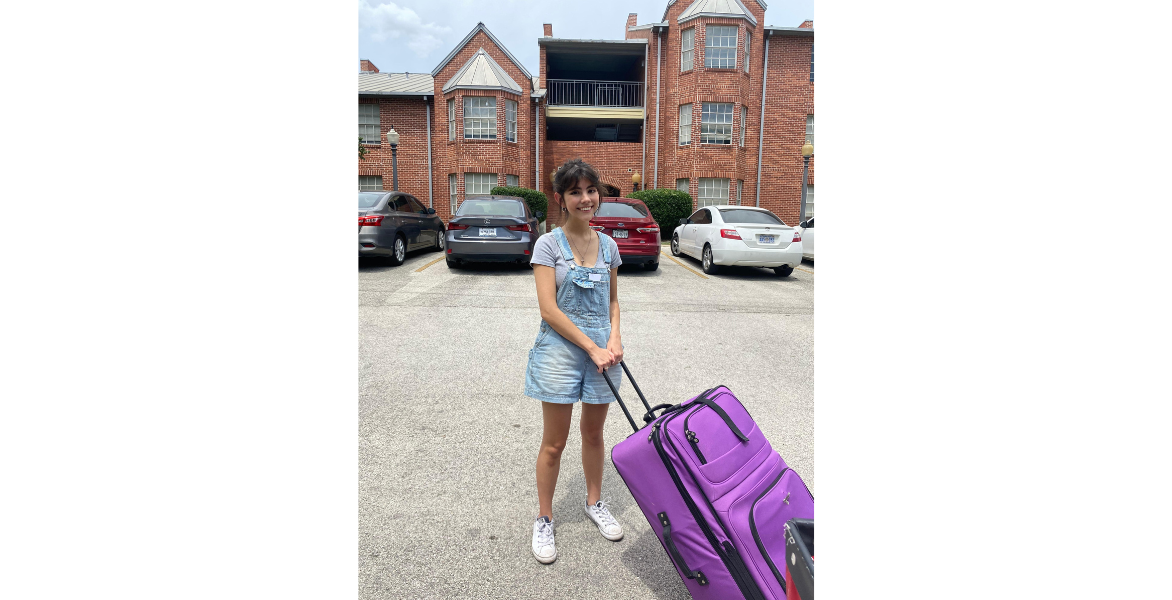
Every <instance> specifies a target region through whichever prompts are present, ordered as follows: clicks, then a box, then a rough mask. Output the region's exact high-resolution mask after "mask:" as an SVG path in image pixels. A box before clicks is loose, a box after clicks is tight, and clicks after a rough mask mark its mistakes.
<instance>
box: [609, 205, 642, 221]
mask: <svg viewBox="0 0 1172 600" xmlns="http://www.w3.org/2000/svg"><path fill="white" fill-rule="evenodd" d="M597 216H599V217H620V218H623V219H642V218H644V217H646V216H647V209H646V208H644V207H643V205H642V204H627V203H626V202H603V203H601V204H600V205H599V206H598V215H597Z"/></svg>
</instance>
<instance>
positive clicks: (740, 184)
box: [736, 179, 745, 206]
mask: <svg viewBox="0 0 1172 600" xmlns="http://www.w3.org/2000/svg"><path fill="white" fill-rule="evenodd" d="M744 191H745V180H744V179H738V180H737V204H736V205H737V206H743V204H742V203H741V194H742V193H744Z"/></svg>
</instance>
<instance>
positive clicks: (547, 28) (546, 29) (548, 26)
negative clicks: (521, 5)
mask: <svg viewBox="0 0 1172 600" xmlns="http://www.w3.org/2000/svg"><path fill="white" fill-rule="evenodd" d="M541 32H542V33H543V34H544V35H545V37H553V24H552V23H542V24H541Z"/></svg>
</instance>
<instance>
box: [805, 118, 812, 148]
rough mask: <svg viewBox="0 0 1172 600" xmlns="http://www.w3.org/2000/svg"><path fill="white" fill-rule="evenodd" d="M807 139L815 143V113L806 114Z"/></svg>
mask: <svg viewBox="0 0 1172 600" xmlns="http://www.w3.org/2000/svg"><path fill="white" fill-rule="evenodd" d="M806 141H807V142H810V145H811V146H812V145H814V115H806Z"/></svg>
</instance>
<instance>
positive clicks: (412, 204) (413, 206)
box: [407, 197, 427, 215]
mask: <svg viewBox="0 0 1172 600" xmlns="http://www.w3.org/2000/svg"><path fill="white" fill-rule="evenodd" d="M407 211H408V212H413V213H416V214H420V215H426V214H427V209H426V208H423V204H421V203H420V202H419V200H417V199H415V198H414V197H411V198H408V199H407Z"/></svg>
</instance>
